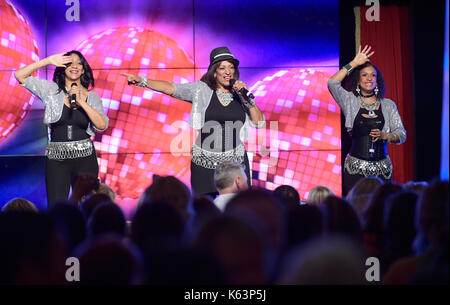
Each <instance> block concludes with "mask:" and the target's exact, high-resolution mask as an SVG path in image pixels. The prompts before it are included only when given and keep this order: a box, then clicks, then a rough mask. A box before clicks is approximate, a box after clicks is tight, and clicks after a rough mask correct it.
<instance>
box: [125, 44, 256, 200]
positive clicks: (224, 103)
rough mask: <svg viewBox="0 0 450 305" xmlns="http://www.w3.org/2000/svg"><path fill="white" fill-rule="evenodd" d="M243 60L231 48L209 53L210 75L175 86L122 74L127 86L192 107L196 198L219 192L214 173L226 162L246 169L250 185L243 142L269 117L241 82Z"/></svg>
mask: <svg viewBox="0 0 450 305" xmlns="http://www.w3.org/2000/svg"><path fill="white" fill-rule="evenodd" d="M238 66H239V60H238V59H237V58H236V57H235V56H234V55H233V54H232V53H231V52H230V50H229V49H228V48H227V47H218V48H215V49H214V50H212V52H211V54H210V60H209V66H208V71H207V72H206V73H205V74H204V75H203V76H202V78H201V79H200V80H199V81H196V82H192V83H187V84H176V83H170V82H167V81H161V80H149V79H147V78H146V77H141V76H137V75H133V74H128V73H123V74H122V75H123V76H126V77H127V79H128V83H129V84H133V85H137V86H141V87H147V88H150V89H153V90H156V91H159V92H162V93H165V94H167V95H170V96H173V97H175V98H178V99H181V100H185V101H189V102H191V103H192V109H191V114H190V117H189V125H190V126H191V127H192V128H194V129H196V130H198V131H199V134H198V137H197V139H196V141H195V143H194V144H193V146H192V149H191V186H192V189H193V191H194V193H195V194H208V195H212V196H213V197H214V196H215V194H217V190H216V187H215V185H214V169H215V168H216V166H217V165H218V164H220V163H221V162H223V161H235V162H239V163H240V164H242V165H244V166H245V172H246V174H247V178H248V183H249V184H250V181H251V176H250V166H249V161H248V157H247V151H246V149H245V146H244V144H243V141H246V140H247V139H248V127H249V125H250V126H252V127H255V128H262V127H264V125H265V117H264V115H263V113H262V112H261V110H260V109H259V108H258V106H257V105H256V103H255V101H254V97H253V95H252V94H251V93H250V92H249V91H248V89H247V85H246V84H245V83H244V82H242V81H240V80H239V69H238Z"/></svg>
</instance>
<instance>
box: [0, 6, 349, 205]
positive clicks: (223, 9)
mask: <svg viewBox="0 0 450 305" xmlns="http://www.w3.org/2000/svg"><path fill="white" fill-rule="evenodd" d="M66 3H68V4H66ZM338 30H339V27H338V3H337V1H336V0H327V1H325V0H321V1H297V0H291V1H286V0H283V1H281V0H280V1H275V0H270V1H256V0H254V1H253V0H248V1H242V0H239V1H238V0H226V1H209V0H200V1H199V0H196V1H193V0H176V1H172V0H151V1H140V0H139V1H138V0H128V1H121V0H110V1H100V0H89V1H88V0H81V1H61V0H47V1H32V0H28V1H26V0H17V1H6V0H0V79H1V82H0V105H1V106H0V156H3V158H4V159H3V160H4V161H3V163H7V162H6V161H5V160H8V162H11V161H10V160H12V159H11V157H15V158H13V159H14V160H16V163H18V164H27V162H21V161H20V160H21V159H26V158H32V157H33V158H35V159H36V160H43V159H44V158H36V156H42V155H43V154H44V151H45V146H46V143H47V129H46V127H45V126H44V125H43V123H42V117H43V106H42V103H41V101H39V100H38V99H36V98H34V97H32V96H31V94H30V93H29V92H28V91H26V90H25V89H24V88H22V87H21V86H20V85H19V84H18V83H17V81H16V80H15V79H14V76H13V72H14V70H15V69H17V68H19V67H22V66H24V65H26V64H29V63H31V62H33V61H37V60H38V59H42V58H44V57H46V56H49V55H52V54H55V53H60V52H66V51H69V50H72V49H76V50H79V51H80V52H82V53H83V54H84V56H85V57H86V59H87V60H88V62H89V64H90V65H91V67H92V68H93V70H94V76H95V88H94V89H93V90H94V91H95V92H97V93H98V94H99V96H100V97H101V98H102V100H103V106H104V108H105V111H106V113H107V115H108V117H109V118H110V121H109V128H108V129H107V130H106V131H105V132H104V133H100V134H97V135H96V136H95V139H94V143H95V147H96V150H97V154H98V161H99V165H100V178H101V181H102V182H105V183H106V184H108V185H109V186H110V187H112V189H113V190H114V191H116V192H117V196H118V197H117V199H118V200H117V201H118V203H119V204H120V205H121V206H122V208H124V210H125V212H127V213H128V212H130V211H132V209H133V208H134V205H135V203H136V199H137V198H138V196H139V195H140V194H141V193H142V191H143V190H144V189H145V187H147V186H148V185H149V184H150V183H151V182H152V176H153V174H158V175H173V176H176V177H178V178H179V179H181V180H182V181H184V182H185V183H186V184H188V185H190V171H189V168H190V156H189V149H190V146H189V145H187V146H186V145H184V144H186V143H184V144H180V143H179V141H178V140H179V139H181V138H183V139H193V138H194V137H195V133H194V132H193V131H192V130H191V129H190V128H189V127H188V125H187V119H188V116H189V113H190V109H191V104H190V103H187V102H184V101H180V100H177V99H174V98H171V97H168V96H164V95H161V94H158V93H156V92H153V91H151V90H144V89H142V88H138V87H134V86H128V85H127V82H126V80H125V79H124V78H123V77H122V76H120V73H122V72H130V73H136V74H139V75H145V76H147V77H149V78H153V79H163V80H167V81H171V82H177V83H185V82H192V81H196V80H198V79H199V78H200V77H201V75H202V74H203V73H205V71H206V68H207V67H208V64H209V53H210V51H211V50H212V49H213V48H215V47H218V46H228V47H229V48H230V50H231V52H232V53H233V54H234V55H235V56H236V57H237V58H238V59H239V60H240V66H239V69H240V73H241V77H240V79H241V80H243V81H245V82H246V83H247V84H248V87H249V88H250V89H251V91H252V92H253V93H254V95H255V96H256V103H257V104H258V105H259V107H260V108H261V110H262V111H263V112H264V113H265V116H266V119H267V128H266V129H264V130H258V131H255V130H252V132H251V137H250V140H249V141H248V143H246V145H247V149H248V152H249V158H250V166H251V174H252V183H253V185H256V186H262V187H266V188H268V189H274V188H275V187H277V186H278V185H281V184H289V185H291V186H293V187H295V188H296V189H297V190H298V191H299V193H300V195H301V197H302V200H305V199H306V198H307V196H308V191H309V190H310V189H311V188H313V187H314V186H317V185H326V186H328V187H330V188H331V189H332V190H333V191H334V192H335V193H336V194H337V195H340V194H341V182H340V181H341V140H340V132H341V131H340V111H339V108H338V107H337V104H336V103H335V102H334V100H333V99H332V98H331V96H330V94H329V92H328V90H327V85H326V83H327V79H328V78H329V77H330V75H332V74H333V73H334V72H335V71H336V70H337V69H338V36H339V33H338ZM52 68H53V67H49V69H48V70H47V69H43V70H41V71H39V72H38V73H37V74H36V76H38V77H41V78H47V79H48V80H51V79H52V77H53V70H51V69H52ZM191 141H192V140H191ZM188 144H189V143H188ZM0 158H2V157H0ZM36 162H42V161H36ZM16 167H17V166H16ZM16 167H15V168H16ZM42 168H43V167H42V166H37V167H29V166H28V167H24V168H22V169H20V170H15V171H14V172H11V171H9V170H8V165H7V164H6V165H4V166H2V167H1V171H2V172H1V175H0V176H1V177H0V178H1V180H0V185H1V190H0V191H1V192H0V204H4V203H5V202H6V201H7V200H8V199H10V198H12V197H25V198H28V199H29V200H31V201H33V202H35V203H37V204H38V205H39V207H40V208H42V207H44V206H45V202H46V198H45V188H44V185H45V184H44V172H43V170H42ZM38 169H39V170H40V171H41V174H42V176H40V178H36V176H39V175H35V171H36V170H38ZM33 171H34V172H33ZM33 173H34V174H33ZM17 176H24V177H27V176H29V177H33V180H31V179H30V180H26V179H21V180H18V179H11V178H12V177H17ZM18 181H28V182H27V183H23V185H22V186H18V185H17V183H18ZM30 188H32V189H33V191H31V190H30ZM36 188H39V189H41V193H40V195H36V194H37V192H36ZM31 194H32V195H31Z"/></svg>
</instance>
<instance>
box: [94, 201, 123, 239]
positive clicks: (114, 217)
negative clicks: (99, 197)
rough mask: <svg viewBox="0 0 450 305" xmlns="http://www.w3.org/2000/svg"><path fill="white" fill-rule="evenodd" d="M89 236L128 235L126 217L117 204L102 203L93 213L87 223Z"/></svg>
mask: <svg viewBox="0 0 450 305" xmlns="http://www.w3.org/2000/svg"><path fill="white" fill-rule="evenodd" d="M87 228H88V234H89V235H99V234H102V233H116V234H118V235H121V236H124V235H126V233H127V225H126V220H125V216H124V215H123V212H122V210H121V209H120V207H119V206H118V205H117V204H115V203H109V202H107V203H102V204H100V205H99V206H97V207H96V208H95V209H94V211H92V214H91V216H90V217H89V220H88V222H87Z"/></svg>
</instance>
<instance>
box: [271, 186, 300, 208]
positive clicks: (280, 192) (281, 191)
mask: <svg viewBox="0 0 450 305" xmlns="http://www.w3.org/2000/svg"><path fill="white" fill-rule="evenodd" d="M273 194H274V196H275V197H276V198H277V199H278V200H279V201H280V202H281V203H282V204H283V205H284V206H285V208H286V209H287V210H291V209H292V208H296V207H298V206H299V205H300V195H299V193H298V192H297V190H296V189H295V188H293V187H292V186H290V185H280V186H279V187H277V188H276V189H275V190H274V191H273Z"/></svg>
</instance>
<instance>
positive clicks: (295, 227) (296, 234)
mask: <svg viewBox="0 0 450 305" xmlns="http://www.w3.org/2000/svg"><path fill="white" fill-rule="evenodd" d="M324 229H325V226H324V219H323V214H322V212H321V211H320V209H319V208H318V206H316V205H312V204H302V205H299V206H298V207H295V209H291V210H290V211H289V213H288V215H287V246H286V248H287V250H289V249H293V248H294V247H297V246H299V245H301V244H303V243H305V242H307V241H308V240H310V239H313V238H317V237H320V236H321V235H322V234H323V232H324Z"/></svg>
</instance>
